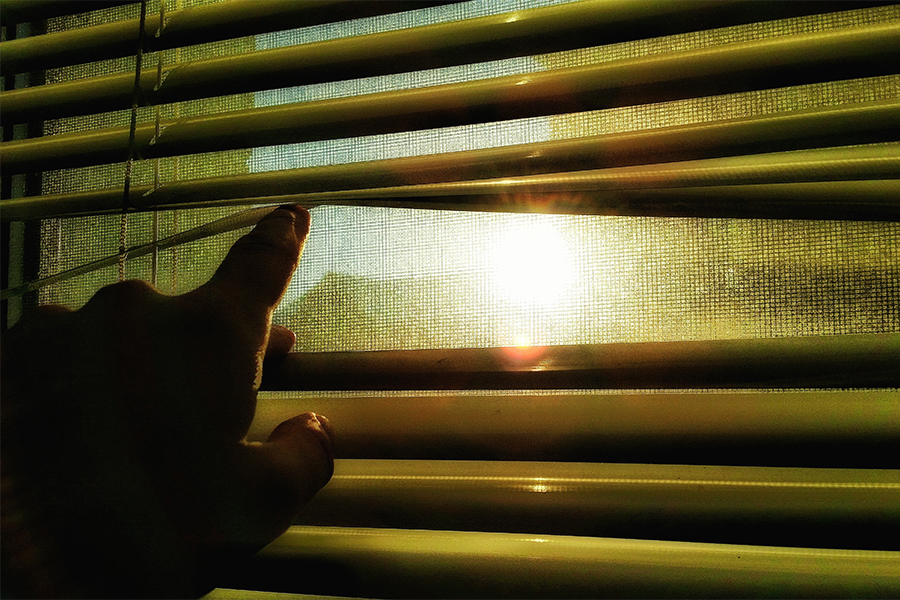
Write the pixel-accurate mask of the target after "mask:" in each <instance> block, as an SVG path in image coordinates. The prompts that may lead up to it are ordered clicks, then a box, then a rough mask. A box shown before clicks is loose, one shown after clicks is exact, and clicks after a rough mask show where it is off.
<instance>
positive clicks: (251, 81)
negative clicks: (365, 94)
mask: <svg viewBox="0 0 900 600" xmlns="http://www.w3.org/2000/svg"><path fill="white" fill-rule="evenodd" d="M809 4H811V3H803V4H801V5H800V6H803V7H805V8H807V9H814V8H815V7H814V6H809ZM726 8H727V10H725V9H726ZM735 8H736V7H735V6H730V5H729V3H727V2H726V3H722V2H716V3H713V4H712V5H709V4H707V3H703V2H693V3H686V4H672V3H655V2H649V1H646V2H640V3H634V4H630V5H629V4H617V3H610V2H595V1H585V2H575V3H569V4H562V5H557V6H551V7H544V8H537V9H530V10H522V11H517V12H515V13H504V14H500V15H496V16H489V17H481V18H476V19H467V20H463V21H456V22H450V23H440V24H436V25H428V26H424V27H416V28H409V29H401V30H397V31H390V32H384V33H378V34H371V35H364V36H354V37H347V38H339V39H334V40H327V41H323V42H317V43H310V44H301V45H296V46H289V47H284V48H274V49H270V50H262V51H258V52H250V53H244V54H238V55H234V56H228V57H221V58H213V59H208V60H199V61H193V62H189V63H181V64H171V65H165V64H164V65H163V69H162V76H161V77H162V84H158V78H157V72H156V69H155V68H154V69H152V70H147V71H146V72H145V73H144V75H143V76H142V77H141V95H140V99H141V102H142V103H144V104H147V105H159V104H166V103H171V102H180V101H185V100H194V99H198V98H207V97H212V96H219V95H226V94H239V93H247V92H255V91H260V90H267V89H273V88H285V87H290V86H300V85H310V84H315V83H322V82H327V81H336V80H349V79H357V78H362V77H372V76H377V75H386V74H391V73H399V72H410V71H418V70H425V69H434V68H439V67H447V66H452V65H461V64H466V63H477V62H485V61H489V60H499V59H504V58H511V57H515V56H531V55H535V54H540V53H547V52H555V51H561V50H569V49H574V48H581V47H590V46H593V45H596V44H597V42H598V40H602V41H603V43H605V44H609V43H611V42H612V41H616V40H620V39H631V38H634V39H638V38H641V37H645V38H646V37H651V36H652V35H653V31H647V27H653V26H654V24H656V23H657V22H660V23H659V25H657V26H658V27H662V26H663V25H662V23H665V24H666V26H665V27H666V29H665V30H666V33H672V30H673V29H674V30H681V29H685V28H687V25H688V24H690V26H691V27H690V28H688V29H689V30H692V31H693V30H696V29H703V28H704V27H703V25H704V23H702V22H701V23H697V22H693V21H690V20H689V19H687V16H688V15H693V16H695V17H698V18H701V19H702V20H711V21H713V22H712V23H711V24H713V25H716V26H725V25H730V24H734V22H735V21H738V22H741V21H744V20H746V18H747V16H748V15H749V14H750V13H749V12H748V11H740V10H735ZM831 8H834V9H837V8H840V7H837V6H835V7H831ZM723 12H724V14H722V13H723ZM788 12H790V11H788ZM628 33H632V34H633V35H627V34H628ZM165 35H168V33H165ZM133 92H134V76H133V74H131V73H122V74H116V75H107V76H102V77H94V78H90V79H83V80H79V81H71V82H66V83H62V84H55V85H51V86H40V87H33V88H26V89H23V90H15V91H11V92H7V93H4V94H3V113H2V115H0V117H2V119H3V121H4V122H5V123H16V122H24V121H28V120H44V119H51V118H60V117H67V116H73V115H80V114H90V113H99V112H106V111H111V110H119V109H126V108H130V107H131V102H132V98H133Z"/></svg>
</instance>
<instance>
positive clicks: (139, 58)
mask: <svg viewBox="0 0 900 600" xmlns="http://www.w3.org/2000/svg"><path fill="white" fill-rule="evenodd" d="M146 23H147V0H141V16H140V19H139V23H138V40H137V51H136V53H135V61H134V91H133V93H132V96H131V125H130V130H129V132H128V156H127V158H126V160H125V181H124V184H123V186H122V187H123V193H122V216H121V218H120V221H119V261H118V267H119V275H118V279H119V281H123V280H124V279H125V260H126V256H127V250H126V243H127V237H128V209H129V208H130V207H131V199H130V195H131V173H132V170H133V168H134V155H135V135H136V132H137V117H138V103H139V102H140V96H141V67H142V63H143V58H144V38H145V32H144V27H145V25H146Z"/></svg>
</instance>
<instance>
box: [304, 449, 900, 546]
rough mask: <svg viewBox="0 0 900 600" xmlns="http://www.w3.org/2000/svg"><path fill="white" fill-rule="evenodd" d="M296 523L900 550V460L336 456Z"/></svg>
mask: <svg viewBox="0 0 900 600" xmlns="http://www.w3.org/2000/svg"><path fill="white" fill-rule="evenodd" d="M294 523H295V524H297V525H317V526H329V525H330V526H334V525H338V526H349V527H368V526H375V527H392V528H403V529H450V530H462V531H503V532H518V533H533V534H547V533H549V534H568V535H587V536H595V537H620V538H641V539H660V537H659V536H660V535H661V534H662V532H665V536H666V538H665V539H668V540H681V541H695V542H700V541H703V542H727V543H735V544H737V543H740V544H755V545H780V546H784V545H788V546H803V547H813V546H817V547H834V546H829V544H835V543H839V544H840V547H841V548H857V549H868V550H900V540H897V539H893V538H886V537H885V536H883V535H881V534H882V532H883V531H886V530H890V529H895V528H900V471H898V470H873V469H798V468H783V467H776V468H773V467H735V466H701V465H658V464H657V465H648V464H611V463H563V462H521V461H454V460H365V459H339V460H337V461H335V470H334V476H333V477H332V479H331V481H330V482H329V484H328V486H327V487H325V488H324V489H323V490H321V491H320V492H319V493H318V494H317V495H316V496H315V498H314V499H313V500H312V501H311V502H310V504H309V505H307V506H306V507H305V508H304V510H303V512H302V513H301V514H300V516H299V518H297V519H296V520H295V521H294ZM822 544H825V546H822Z"/></svg>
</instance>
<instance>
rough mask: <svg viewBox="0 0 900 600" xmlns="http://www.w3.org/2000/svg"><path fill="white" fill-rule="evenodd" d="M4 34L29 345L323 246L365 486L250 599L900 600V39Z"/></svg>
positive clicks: (301, 296) (331, 354) (838, 10)
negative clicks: (154, 293) (241, 242)
mask: <svg viewBox="0 0 900 600" xmlns="http://www.w3.org/2000/svg"><path fill="white" fill-rule="evenodd" d="M63 6H65V7H66V8H65V9H63V8H62V7H63ZM0 11H2V18H3V35H4V38H3V41H2V42H0V57H2V60H0V69H2V76H3V77H2V80H3V90H2V97H0V107H2V108H0V119H2V125H3V145H2V151H0V169H2V176H3V180H4V181H3V183H4V185H3V199H2V205H0V216H2V219H3V228H4V231H3V233H4V238H5V240H4V241H5V243H4V246H5V249H8V250H9V252H8V259H7V261H5V262H7V265H5V271H4V282H3V288H4V292H3V300H4V307H3V308H4V311H3V312H4V318H6V319H8V321H9V322H14V321H15V320H16V318H18V315H19V314H20V313H21V311H22V310H23V309H25V308H27V307H28V306H29V305H32V304H36V303H43V302H63V303H66V304H69V305H72V306H75V307H77V306H80V305H81V304H83V303H84V302H85V301H86V300H87V298H89V297H90V295H91V294H92V293H93V292H94V291H96V289H98V288H99V287H101V286H102V285H105V284H107V283H111V282H112V281H115V280H116V279H117V278H121V277H139V278H145V279H148V280H151V281H153V282H154V283H155V284H156V285H157V286H158V287H160V288H161V289H163V290H165V291H171V292H173V293H178V292H181V291H186V290H188V289H191V288H192V287H194V286H196V285H197V284H199V283H202V282H203V281H204V280H205V278H206V277H208V276H209V274H210V273H211V272H212V269H213V268H214V267H215V265H216V264H217V263H218V261H219V260H220V259H221V256H222V255H223V253H224V251H225V250H226V249H227V248H228V247H229V246H230V244H231V243H232V241H233V240H234V239H235V238H236V237H237V236H238V235H240V234H241V233H243V231H245V230H246V227H248V226H250V225H252V224H253V223H255V222H256V220H258V219H259V218H261V216H262V215H263V214H265V213H266V212H267V211H268V210H270V209H269V208H266V207H267V206H271V205H279V204H283V203H285V202H297V203H301V204H304V205H306V206H308V207H311V208H312V214H313V231H312V234H311V237H310V240H309V243H308V244H307V248H306V256H305V258H304V261H303V262H302V263H301V267H300V269H299V270H298V273H297V275H296V276H295V279H294V281H293V282H292V284H291V288H290V289H289V291H288V294H287V295H286V297H285V300H284V302H283V304H282V307H281V308H280V309H279V311H278V312H277V313H276V315H275V320H276V322H280V323H282V324H284V325H287V326H289V327H291V328H292V329H294V330H295V331H296V332H297V333H298V343H297V346H295V348H294V350H295V352H293V353H292V354H290V355H289V356H288V357H287V358H286V359H285V361H284V363H283V364H282V365H281V366H280V368H278V369H272V370H270V371H268V372H267V373H266V380H265V382H264V387H265V388H266V389H267V391H265V392H263V393H261V395H260V401H259V403H258V410H257V418H256V420H255V421H254V425H253V428H252V430H251V437H253V438H259V437H262V438H264V437H265V436H266V435H267V433H268V430H270V429H271V428H272V426H273V425H274V424H276V423H278V422H280V420H282V419H283V418H287V417H288V416H291V415H293V414H295V413H296V412H299V411H302V410H314V411H316V412H320V413H322V414H325V415H327V416H328V417H329V418H330V419H331V421H332V422H333V423H334V424H335V427H336V429H337V434H338V446H337V453H338V456H339V458H338V461H337V465H336V469H335V475H334V479H333V481H332V482H331V483H330V484H329V486H327V487H326V488H325V489H324V490H323V491H322V492H320V494H319V495H318V496H317V497H316V498H315V499H314V500H313V502H312V503H311V504H310V505H309V506H308V507H307V510H306V511H305V512H304V513H303V515H301V517H300V520H299V521H298V522H297V523H296V525H295V526H294V527H293V528H292V529H291V530H290V531H289V532H288V533H287V534H285V535H284V536H283V537H282V538H280V539H279V540H277V541H276V542H275V543H273V544H272V545H271V546H270V547H268V548H267V549H265V550H264V551H263V552H261V553H260V554H259V555H258V557H257V558H256V559H255V562H254V563H253V564H252V565H249V566H247V568H246V569H244V570H242V571H240V572H235V573H233V575H232V576H231V579H230V580H228V581H222V582H221V588H220V589H218V590H216V591H214V592H212V593H211V594H210V597H237V596H240V597H249V596H250V595H252V594H253V593H254V590H255V591H256V593H258V594H261V595H266V597H270V596H271V594H273V593H284V594H321V595H329V596H334V595H340V596H353V597H600V596H615V597H622V596H657V597H662V596H682V597H683V596H716V597H722V596H737V595H742V596H746V595H753V596H760V595H776V596H797V597H806V596H813V597H822V596H857V597H865V596H876V597H886V596H892V595H897V593H898V592H900V589H898V583H897V582H898V581H900V568H898V567H897V565H898V564H900V561H898V560H897V559H898V557H900V554H898V550H900V549H898V548H897V543H896V540H895V539H894V537H892V536H890V535H888V534H887V533H886V532H888V531H890V530H891V528H896V527H897V525H898V522H900V508H898V507H900V471H898V469H897V466H898V465H897V462H896V457H895V454H896V452H895V450H894V448H895V447H896V445H897V441H898V438H900V393H898V387H900V366H898V364H900V362H898V361H897V360H896V359H897V356H900V310H898V307H900V260H898V258H900V257H898V250H897V248H898V241H900V227H898V225H897V221H898V209H900V204H898V198H900V187H898V185H900V184H898V181H900V178H898V174H900V153H898V150H897V144H898V141H900V137H898V133H900V98H898V90H900V74H898V72H897V66H896V65H897V61H896V58H895V57H896V56H897V55H898V51H900V25H898V24H900V7H898V6H897V5H894V4H889V3H882V2H847V3H842V2H787V3H758V2H744V1H717V2H683V3H677V2H676V3H671V2H655V1H644V2H617V1H610V0H585V1H582V2H545V1H542V0H541V1H538V0H534V1H529V0H516V1H512V0H511V1H509V2H462V3H451V2H422V3H418V2H416V3H412V2H397V3H394V2H332V1H324V2H302V3H301V2H285V1H269V0H258V1H254V2H245V1H241V0H221V1H218V2H201V1H196V2H195V1H192V0H178V1H172V0H165V1H161V2H157V1H148V2H143V3H114V5H113V4H110V3H105V4H103V5H102V6H97V5H96V3H94V4H92V3H77V2H76V3H53V2H50V3H42V2H17V1H9V2H5V3H4V4H3V5H2V7H0Z"/></svg>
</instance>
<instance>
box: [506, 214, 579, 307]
mask: <svg viewBox="0 0 900 600" xmlns="http://www.w3.org/2000/svg"><path fill="white" fill-rule="evenodd" d="M493 259H494V265H493V266H494V280H495V283H496V286H497V291H498V292H499V293H500V295H501V296H502V297H503V298H505V299H506V300H508V301H512V302H517V303H522V304H537V305H549V304H553V303H554V302H556V301H557V300H559V299H560V298H561V297H562V295H563V294H564V293H565V292H566V290H567V289H568V288H569V286H570V285H571V282H572V271H573V266H572V258H571V252H570V249H569V248H568V245H567V244H566V241H565V239H563V236H562V235H561V234H560V232H559V230H558V228H557V227H555V226H554V224H553V223H546V222H545V223H537V222H530V223H527V224H524V225H521V226H513V227H511V228H510V229H509V230H508V231H507V232H506V233H504V234H503V235H502V236H500V238H499V239H498V240H497V243H496V246H495V248H494V253H493Z"/></svg>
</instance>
